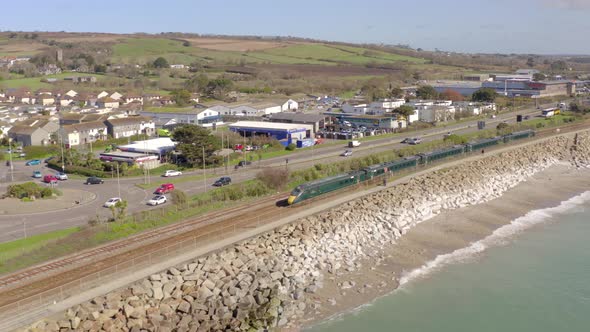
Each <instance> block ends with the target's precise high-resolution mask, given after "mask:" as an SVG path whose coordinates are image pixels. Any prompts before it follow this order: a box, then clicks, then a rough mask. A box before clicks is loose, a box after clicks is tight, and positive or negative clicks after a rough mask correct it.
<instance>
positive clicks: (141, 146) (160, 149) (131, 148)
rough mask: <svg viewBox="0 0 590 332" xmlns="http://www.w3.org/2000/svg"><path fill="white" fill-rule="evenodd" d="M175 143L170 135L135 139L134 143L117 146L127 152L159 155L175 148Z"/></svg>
mask: <svg viewBox="0 0 590 332" xmlns="http://www.w3.org/2000/svg"><path fill="white" fill-rule="evenodd" d="M175 145H176V143H174V142H173V141H172V140H171V139H170V138H169V137H160V138H154V139H149V140H145V141H134V142H133V143H132V144H126V145H119V146H118V147H117V148H118V149H119V150H121V151H125V152H135V153H143V154H151V155H156V156H158V157H160V156H162V155H165V154H166V153H168V152H170V151H172V150H174V146H175Z"/></svg>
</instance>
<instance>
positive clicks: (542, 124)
mask: <svg viewBox="0 0 590 332" xmlns="http://www.w3.org/2000/svg"><path fill="white" fill-rule="evenodd" d="M536 127H537V128H543V127H545V124H544V123H543V122H539V123H537V125H536Z"/></svg>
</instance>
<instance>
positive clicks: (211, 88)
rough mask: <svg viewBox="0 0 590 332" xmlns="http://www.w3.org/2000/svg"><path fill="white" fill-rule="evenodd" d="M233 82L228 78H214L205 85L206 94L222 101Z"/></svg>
mask: <svg viewBox="0 0 590 332" xmlns="http://www.w3.org/2000/svg"><path fill="white" fill-rule="evenodd" d="M233 84H234V82H232V80H230V79H229V78H224V77H220V78H216V79H213V80H210V81H209V83H207V94H208V95H209V96H211V97H213V98H216V99H222V98H223V97H224V96H225V94H226V93H227V92H228V91H229V90H230V89H231V88H232V87H233Z"/></svg>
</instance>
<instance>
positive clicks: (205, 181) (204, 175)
mask: <svg viewBox="0 0 590 332" xmlns="http://www.w3.org/2000/svg"><path fill="white" fill-rule="evenodd" d="M201 147H202V148H203V188H207V174H206V173H205V146H204V145H202V146H201Z"/></svg>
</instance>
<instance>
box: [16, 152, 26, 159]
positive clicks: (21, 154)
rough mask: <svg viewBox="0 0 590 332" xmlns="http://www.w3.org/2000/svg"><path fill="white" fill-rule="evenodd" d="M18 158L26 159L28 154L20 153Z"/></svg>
mask: <svg viewBox="0 0 590 332" xmlns="http://www.w3.org/2000/svg"><path fill="white" fill-rule="evenodd" d="M18 156H19V157H21V158H24V157H26V156H27V154H26V153H24V152H21V153H19V154H18Z"/></svg>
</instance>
